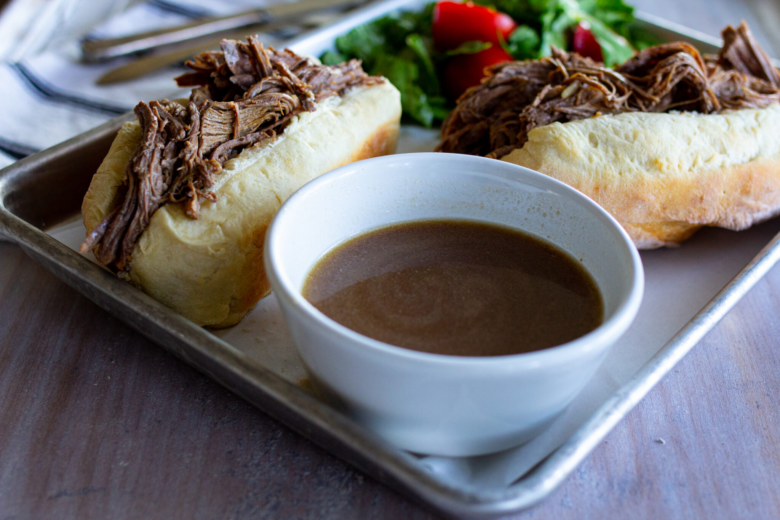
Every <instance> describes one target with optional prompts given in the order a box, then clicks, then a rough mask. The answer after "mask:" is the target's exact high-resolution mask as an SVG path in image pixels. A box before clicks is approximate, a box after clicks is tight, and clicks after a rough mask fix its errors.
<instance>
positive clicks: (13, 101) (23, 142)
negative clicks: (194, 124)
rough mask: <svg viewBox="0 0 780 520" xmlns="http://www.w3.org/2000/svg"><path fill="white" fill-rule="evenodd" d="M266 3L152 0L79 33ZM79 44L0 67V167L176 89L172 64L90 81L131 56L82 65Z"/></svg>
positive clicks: (119, 30)
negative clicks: (113, 80) (125, 78)
mask: <svg viewBox="0 0 780 520" xmlns="http://www.w3.org/2000/svg"><path fill="white" fill-rule="evenodd" d="M270 3H274V2H273V0H270V1H269V0H232V1H230V2H214V1H213V0H209V1H206V0H151V1H149V2H146V3H144V4H140V5H136V6H134V7H131V8H130V9H128V10H127V11H125V12H123V13H121V14H119V15H117V16H114V17H113V18H111V19H109V20H107V21H106V22H104V23H102V24H101V25H99V26H97V27H96V28H94V29H93V30H92V31H91V32H90V33H89V34H88V35H87V36H86V38H93V39H94V38H108V37H119V36H126V35H129V34H133V33H138V32H144V31H149V30H153V29H157V28H162V27H170V26H175V25H180V24H184V23H187V22H190V21H192V20H195V19H198V18H203V17H206V16H219V15H226V14H231V13H235V12H241V11H246V10H249V9H253V8H259V7H262V6H264V5H268V4H270ZM266 40H268V38H266ZM79 44H80V42H78V41H73V42H70V43H68V44H65V45H63V46H62V47H61V48H60V49H58V50H56V51H54V52H46V53H44V54H40V55H37V56H35V57H32V58H28V59H24V60H22V61H20V62H18V63H3V64H2V65H0V106H2V107H3V108H2V110H0V168H4V167H5V166H8V165H9V164H11V163H12V162H14V161H16V160H18V159H20V158H22V157H25V156H27V155H30V154H32V153H35V152H37V151H40V150H43V149H45V148H48V147H50V146H52V145H55V144H57V143H60V142H62V141H64V140H66V139H68V138H70V137H73V136H75V135H78V134H80V133H82V132H85V131H87V130H89V129H90V128H93V127H95V126H98V125H100V124H101V123H103V122H105V121H107V120H109V119H111V118H113V117H116V116H117V115H120V114H122V113H124V112H127V111H128V110H131V109H132V108H133V107H134V106H135V105H136V104H137V103H138V101H141V100H144V101H150V100H152V99H159V98H161V97H166V96H171V95H174V94H175V93H176V89H177V87H176V84H175V83H174V81H173V79H172V78H173V77H174V76H175V75H177V71H176V70H173V69H169V70H161V71H158V72H156V73H154V74H151V75H149V76H147V77H144V78H140V79H137V80H135V81H130V82H126V83H120V84H115V85H108V86H99V85H96V84H95V81H96V80H97V79H98V78H99V77H100V76H102V75H103V74H104V73H106V72H108V71H109V70H111V69H113V68H115V67H117V66H119V65H121V64H123V63H127V62H128V61H131V60H132V58H127V59H124V60H114V61H111V62H109V63H104V64H92V65H88V64H83V63H80V62H79V53H80V50H79ZM182 92H184V91H182ZM185 97H186V96H185Z"/></svg>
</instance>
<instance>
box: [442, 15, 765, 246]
mask: <svg viewBox="0 0 780 520" xmlns="http://www.w3.org/2000/svg"><path fill="white" fill-rule="evenodd" d="M723 41H724V44H723V48H722V49H721V51H720V53H719V54H718V55H717V56H702V55H700V54H699V52H698V51H697V50H696V49H695V48H693V47H692V46H690V45H688V44H686V43H669V44H664V45H658V46H655V47H649V48H647V49H644V50H642V51H639V52H638V53H637V54H635V55H634V57H633V58H631V59H629V60H628V61H626V62H625V63H624V64H623V65H621V66H618V67H616V68H615V69H609V68H606V67H604V66H603V65H602V64H600V63H596V62H594V61H593V60H591V59H588V58H583V57H581V56H579V55H577V54H574V53H566V52H564V51H561V50H557V49H554V50H553V53H552V55H551V56H549V57H546V58H542V59H540V60H531V61H522V62H509V63H504V64H501V65H497V66H494V67H492V68H491V69H490V70H489V75H488V77H487V78H486V79H484V80H483V82H482V84H480V85H479V86H477V87H474V88H472V89H470V90H468V91H467V92H466V93H465V94H464V95H463V96H461V97H460V98H459V100H458V105H457V107H456V108H455V110H454V111H453V112H452V113H451V114H450V116H449V117H448V118H447V119H446V120H445V122H444V125H443V126H442V142H441V144H440V145H439V146H438V148H437V150H439V151H443V152H456V153H468V154H474V155H484V156H488V157H494V158H497V159H501V160H504V161H508V162H512V163H515V164H518V165H521V166H526V167H528V168H531V169H533V170H537V171H539V172H542V173H545V174H547V175H549V176H551V177H553V178H556V179H558V180H560V181H562V182H564V183H566V184H568V185H570V186H572V187H574V188H576V189H578V190H579V191H581V192H583V193H584V194H586V195H588V196H589V197H591V198H592V199H593V200H595V201H596V202H597V203H599V204H600V205H601V206H602V207H604V208H605V209H606V210H607V211H609V212H610V213H612V215H614V216H615V217H616V218H617V220H618V221H619V222H620V223H621V224H622V225H623V226H624V228H625V229H626V230H627V231H628V233H629V235H630V236H631V238H632V239H633V240H634V242H635V243H636V245H637V246H638V247H640V248H654V247H661V246H671V245H675V244H678V243H680V242H681V241H683V240H685V239H687V238H688V237H690V236H691V235H692V234H693V233H694V232H695V231H696V230H697V229H699V228H700V227H702V226H720V227H725V228H728V229H734V230H740V229H745V228H747V227H749V226H751V225H752V224H755V223H757V222H760V221H763V220H766V219H768V218H770V217H773V216H775V215H777V214H778V213H780V105H779V104H778V102H780V75H779V74H778V70H777V69H776V68H775V67H774V66H773V64H772V62H771V60H770V59H769V57H768V56H767V55H766V53H765V52H764V51H763V50H762V49H761V48H760V47H759V45H758V44H757V43H756V41H755V39H754V38H753V36H752V35H751V33H750V31H749V29H748V27H747V26H746V25H745V24H744V22H743V23H742V24H741V25H740V26H739V27H738V28H736V29H735V28H733V27H730V26H729V27H727V28H726V29H725V30H724V31H723Z"/></svg>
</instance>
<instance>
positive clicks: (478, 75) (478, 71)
mask: <svg viewBox="0 0 780 520" xmlns="http://www.w3.org/2000/svg"><path fill="white" fill-rule="evenodd" d="M506 61H512V56H511V55H510V54H509V53H508V52H506V51H505V50H504V49H503V48H502V47H500V46H498V45H493V46H492V47H490V48H489V49H485V50H484V51H480V52H476V53H474V54H458V55H456V56H452V57H450V58H449V59H448V60H447V63H446V64H445V65H444V71H443V76H444V78H443V80H444V81H443V87H444V91H445V94H446V95H447V97H449V98H450V99H457V98H459V97H460V95H461V94H463V93H464V92H465V91H466V89H468V88H470V87H475V86H477V85H479V84H480V82H481V81H482V78H484V77H485V68H486V67H489V66H491V65H496V64H498V63H504V62H506Z"/></svg>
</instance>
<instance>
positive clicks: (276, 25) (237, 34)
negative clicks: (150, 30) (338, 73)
mask: <svg viewBox="0 0 780 520" xmlns="http://www.w3.org/2000/svg"><path fill="white" fill-rule="evenodd" d="M334 16H337V15H334ZM333 20H334V17H333V16H326V15H310V16H307V17H306V18H304V19H302V20H300V22H298V23H295V26H296V27H300V28H301V29H302V30H308V29H313V28H316V27H320V26H323V25H327V24H328V23H330V22H332V21H333ZM286 27H290V24H289V23H288V22H284V21H278V22H271V23H268V24H261V25H250V26H247V27H242V28H241V29H238V30H236V31H231V32H228V33H223V34H221V35H220V36H218V37H216V38H208V39H203V41H198V42H197V43H195V44H193V45H189V44H185V46H184V47H180V46H177V47H173V46H172V47H171V50H170V51H168V52H164V53H162V54H153V55H151V56H146V57H142V58H138V59H137V60H133V61H131V62H130V63H126V64H124V65H120V66H119V67H116V68H114V69H111V70H110V71H108V72H106V73H105V74H103V75H102V76H100V78H98V80H97V81H96V82H95V83H96V84H98V85H113V84H115V83H122V82H125V81H131V80H134V79H138V78H141V77H144V76H147V75H149V74H151V73H153V72H156V71H158V70H160V69H163V68H165V67H168V66H170V65H173V64H174V63H180V62H182V61H184V60H186V59H189V58H191V57H193V56H195V55H196V54H199V53H201V52H205V51H208V50H212V49H217V48H218V47H219V43H220V42H221V41H222V40H223V39H229V40H240V39H243V38H244V37H245V36H246V35H248V34H255V33H257V32H261V31H262V32H263V33H266V34H267V33H270V32H273V31H276V30H279V29H282V28H286ZM261 41H262V39H261ZM263 43H264V44H265V43H266V42H265V41H264V42H263Z"/></svg>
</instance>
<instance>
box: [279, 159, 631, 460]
mask: <svg viewBox="0 0 780 520" xmlns="http://www.w3.org/2000/svg"><path fill="white" fill-rule="evenodd" d="M446 218H455V219H465V220H473V221H482V222H492V223H496V224H501V225H505V226H509V227H514V228H517V229H521V230H523V231H526V232H529V233H532V234H534V235H537V236H539V237H541V238H544V239H546V240H548V241H550V242H552V243H554V244H556V245H558V246H559V247H561V248H562V249H564V250H565V251H568V252H569V253H571V254H572V255H574V256H575V257H576V258H578V259H580V258H581V259H582V262H583V264H584V266H585V268H586V269H587V270H588V271H589V272H590V273H591V274H592V275H593V277H594V278H595V280H596V283H597V284H598V287H599V289H600V290H601V293H602V296H603V298H604V311H605V320H604V323H603V324H602V325H601V326H600V327H598V328H597V329H595V330H594V331H592V332H590V333H589V334H587V335H585V336H583V337H580V338H578V339H576V340H574V341H571V342H569V343H566V344H564V345H561V346H558V347H553V348H549V349H545V350H541V351H537V352H531V353H527V354H517V355H512V356H499V357H457V356H443V355H437V354H428V353H422V352H417V351H412V350H407V349H403V348H400V347H395V346H392V345H388V344H386V343H382V342H379V341H376V340H374V339H371V338H368V337H366V336H363V335H360V334H358V333H356V332H354V331H352V330H350V329H348V328H346V327H344V326H342V325H339V324H338V323H336V322H335V321H333V320H331V319H330V318H328V317H326V316H325V315H324V314H322V313H321V312H319V311H318V310H317V309H315V308H314V306H312V305H311V304H310V303H309V302H308V301H306V300H305V299H304V298H303V296H301V288H302V286H303V283H304V281H305V279H306V276H307V274H308V273H309V271H310V270H311V268H312V267H313V266H314V265H315V264H316V262H317V261H318V260H319V259H320V258H321V257H322V256H323V255H324V254H325V253H326V252H328V251H329V250H330V249H332V248H333V247H334V246H336V245H338V244H340V243H342V242H344V241H345V240H346V239H348V238H350V237H354V236H355V235H359V234H362V233H364V232H366V231H369V230H371V229H375V228H378V227H383V226H386V225H389V224H393V223H397V222H405V221H412V220H424V219H446ZM265 265H266V271H267V273H268V277H269V279H270V282H271V286H272V287H273V289H274V291H275V292H276V295H277V297H278V299H279V303H280V304H281V308H282V311H283V313H284V316H285V319H286V321H287V325H288V327H289V329H290V333H291V334H292V337H293V340H294V342H295V344H296V346H297V348H298V352H299V353H300V355H301V358H302V359H303V362H304V363H305V365H306V368H307V370H308V371H309V373H310V375H311V379H312V383H313V385H314V386H315V389H316V390H318V391H319V392H320V393H321V395H323V396H324V397H325V398H326V399H328V400H329V401H330V402H331V403H332V404H334V405H335V406H337V407H338V408H340V409H342V410H343V411H345V412H346V413H347V414H349V415H350V416H352V417H353V418H354V419H355V420H357V421H358V422H360V423H362V424H364V425H365V426H367V427H368V428H370V429H372V430H374V431H376V432H377V433H379V434H380V435H382V436H383V437H385V438H386V439H388V440H389V441H391V442H392V443H394V444H396V445H398V446H400V447H402V448H404V449H407V450H410V451H413V452H418V453H428V454H437V455H449V456H461V455H476V454H482V453H489V452H493V451H498V450H502V449H505V448H509V447H511V446H514V445H517V444H520V443H522V442H524V441H526V440H528V439H530V438H531V437H532V436H533V435H535V434H537V433H538V432H539V430H540V428H543V427H544V426H546V425H547V424H548V423H549V422H550V421H552V419H554V418H555V417H556V416H557V415H558V414H559V413H560V412H562V411H563V409H564V408H565V407H566V405H567V404H569V403H570V402H571V400H572V399H573V398H574V397H575V396H576V395H577V393H578V392H579V391H580V390H581V389H582V387H583V386H584V385H585V383H587V382H588V380H589V379H590V378H591V376H592V375H593V373H594V372H595V370H596V368H597V367H598V366H599V364H600V363H601V361H602V359H604V356H605V355H606V354H607V351H608V350H609V348H610V346H611V345H612V344H614V343H615V341H616V340H617V339H618V338H619V337H620V336H621V334H623V332H625V330H626V329H627V328H628V326H629V324H630V323H631V321H632V320H633V318H634V316H635V315H636V312H637V309H638V308H639V304H640V301H641V299H642V291H643V288H644V275H643V272H642V264H641V261H640V259H639V254H638V253H637V250H636V248H635V247H634V245H633V243H632V242H631V240H630V239H629V238H628V235H627V234H626V233H625V231H623V229H622V228H621V227H620V225H619V224H618V223H617V222H616V221H615V220H614V219H613V218H612V217H611V216H610V215H609V214H607V213H606V212H605V211H604V210H603V209H601V208H600V207H599V206H598V205H596V204H595V203H594V202H593V201H591V200H590V199H588V198H587V197H585V196H584V195H582V194H580V193H579V192H577V191H575V190H574V189H572V188H569V187H568V186H566V185H564V184H562V183H560V182H558V181H556V180H553V179H551V178H549V177H547V176H545V175H542V174H540V173H537V172H534V171H532V170H529V169H527V168H521V167H519V166H515V165H512V164H509V163H505V162H501V161H497V160H494V159H485V158H482V157H472V156H466V155H454V154H439V153H422V154H407V155H392V156H387V157H381V158H377V159H370V160H367V161H361V162H358V163H354V164H350V165H348V166H344V167H342V168H339V169H337V170H334V171H332V172H330V173H327V174H325V175H323V176H321V177H319V178H318V179H316V180H314V181H312V182H311V183H309V184H307V185H306V186H304V187H303V188H301V189H300V190H299V191H298V192H297V193H295V194H294V195H293V196H292V197H290V199H289V200H287V202H285V204H284V205H283V206H282V208H281V209H280V211H279V213H278V214H277V216H276V218H275V219H274V221H273V224H272V225H271V228H270V230H269V232H268V235H267V237H266V257H265Z"/></svg>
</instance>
